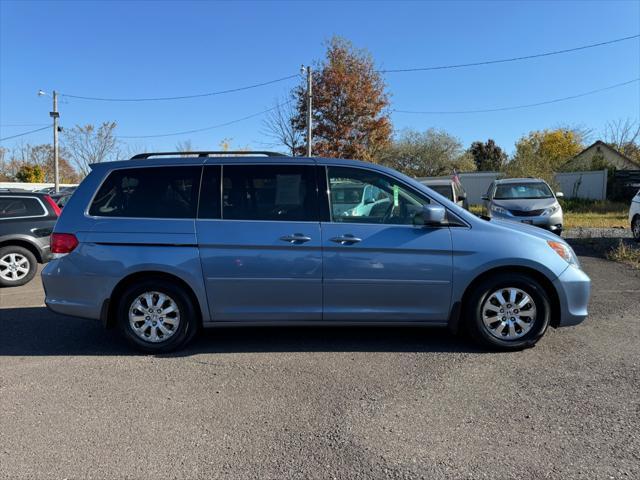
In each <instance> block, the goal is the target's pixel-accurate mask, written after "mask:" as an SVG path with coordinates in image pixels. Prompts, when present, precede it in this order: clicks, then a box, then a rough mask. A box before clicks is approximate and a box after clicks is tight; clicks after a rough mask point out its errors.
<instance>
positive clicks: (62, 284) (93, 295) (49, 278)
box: [41, 259, 105, 320]
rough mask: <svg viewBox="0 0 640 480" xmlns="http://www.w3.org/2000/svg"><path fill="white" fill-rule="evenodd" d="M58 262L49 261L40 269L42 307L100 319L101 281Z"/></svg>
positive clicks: (101, 301) (102, 281)
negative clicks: (42, 290) (43, 304)
mask: <svg viewBox="0 0 640 480" xmlns="http://www.w3.org/2000/svg"><path fill="white" fill-rule="evenodd" d="M61 260H62V259H53V260H51V261H50V262H49V263H48V264H47V265H46V266H45V267H44V269H43V270H42V274H41V277H42V286H43V287H44V293H45V300H44V303H45V305H46V306H47V308H49V310H51V311H53V312H55V313H60V314H62V315H70V316H72V317H82V318H91V319H95V320H98V319H100V316H101V310H102V303H103V300H102V299H104V293H102V289H103V286H104V284H105V282H104V279H103V278H98V277H92V276H87V275H82V274H81V272H78V271H76V269H75V268H74V267H73V266H71V267H69V264H67V265H61Z"/></svg>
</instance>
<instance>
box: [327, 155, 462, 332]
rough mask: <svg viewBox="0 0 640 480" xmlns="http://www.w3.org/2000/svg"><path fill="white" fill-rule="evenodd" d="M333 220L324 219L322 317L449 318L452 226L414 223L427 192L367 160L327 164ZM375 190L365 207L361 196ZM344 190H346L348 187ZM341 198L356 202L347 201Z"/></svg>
mask: <svg viewBox="0 0 640 480" xmlns="http://www.w3.org/2000/svg"><path fill="white" fill-rule="evenodd" d="M327 179H328V182H329V192H330V195H329V197H330V198H329V201H330V206H331V208H330V210H331V212H330V213H331V221H329V222H323V223H322V248H323V254H324V257H323V264H324V265H323V273H324V317H323V318H324V319H325V320H335V321H389V320H397V321H423V322H436V323H439V322H444V321H446V320H447V319H448V315H449V308H450V302H451V277H452V256H451V234H450V231H449V228H448V227H446V226H439V227H425V226H422V225H421V226H416V225H414V219H415V215H416V213H418V212H420V211H421V208H422V205H424V204H426V203H428V202H429V201H430V199H429V198H428V197H426V196H424V195H423V194H421V193H420V192H416V191H413V190H412V189H410V188H409V187H407V186H405V185H403V184H401V183H400V182H398V181H396V180H394V179H393V178H391V177H389V176H387V175H385V174H383V173H380V172H377V171H374V170H369V169H365V168H350V167H340V166H328V167H327ZM370 191H375V192H376V196H375V198H367V199H366V201H365V202H364V203H365V204H366V205H367V208H361V205H362V203H363V202H361V198H360V196H363V195H365V194H367V193H368V192H370ZM345 192H349V193H348V195H345ZM344 203H348V204H349V205H355V206H354V207H351V208H347V209H345V208H344Z"/></svg>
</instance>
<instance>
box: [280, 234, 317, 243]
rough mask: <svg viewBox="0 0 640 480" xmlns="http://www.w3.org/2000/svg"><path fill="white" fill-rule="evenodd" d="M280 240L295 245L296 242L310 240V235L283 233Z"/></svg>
mask: <svg viewBox="0 0 640 480" xmlns="http://www.w3.org/2000/svg"><path fill="white" fill-rule="evenodd" d="M280 240H282V241H283V242H289V243H293V244H294V245H295V244H298V243H305V242H308V241H310V240H311V237H309V236H307V235H304V234H302V233H294V234H293V235H284V236H282V237H280Z"/></svg>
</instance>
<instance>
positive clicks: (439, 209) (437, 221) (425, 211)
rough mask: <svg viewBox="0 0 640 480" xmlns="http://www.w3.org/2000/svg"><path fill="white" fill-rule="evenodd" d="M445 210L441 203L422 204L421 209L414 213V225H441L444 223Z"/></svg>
mask: <svg viewBox="0 0 640 480" xmlns="http://www.w3.org/2000/svg"><path fill="white" fill-rule="evenodd" d="M445 216H446V210H445V209H444V207H443V206H442V205H436V204H428V205H423V207H422V210H421V211H420V212H418V213H417V214H416V217H415V224H416V225H443V224H444V223H445Z"/></svg>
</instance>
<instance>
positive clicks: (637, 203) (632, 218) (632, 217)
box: [629, 190, 640, 242]
mask: <svg viewBox="0 0 640 480" xmlns="http://www.w3.org/2000/svg"><path fill="white" fill-rule="evenodd" d="M629 224H630V225H631V232H633V238H635V239H636V241H637V242H640V190H638V193H636V196H635V197H633V199H632V200H631V206H630V208H629Z"/></svg>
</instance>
